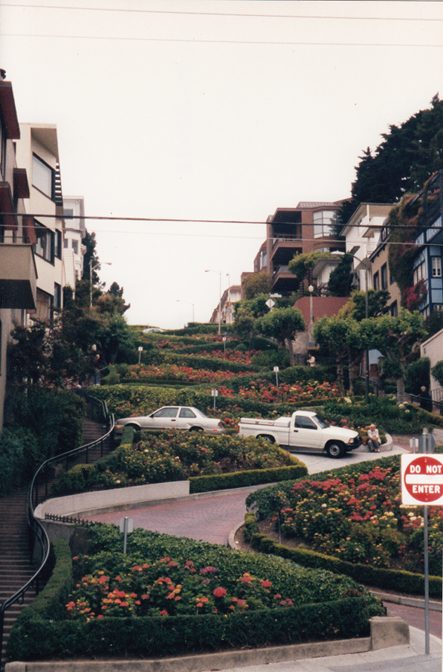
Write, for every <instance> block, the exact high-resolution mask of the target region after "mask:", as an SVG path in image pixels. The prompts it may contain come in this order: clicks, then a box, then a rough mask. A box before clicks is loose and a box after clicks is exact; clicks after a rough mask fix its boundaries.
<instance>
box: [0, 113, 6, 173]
mask: <svg viewBox="0 0 443 672" xmlns="http://www.w3.org/2000/svg"><path fill="white" fill-rule="evenodd" d="M5 172H6V129H5V127H4V126H3V122H2V120H1V118H0V173H1V181H2V182H3V181H4V179H5Z"/></svg>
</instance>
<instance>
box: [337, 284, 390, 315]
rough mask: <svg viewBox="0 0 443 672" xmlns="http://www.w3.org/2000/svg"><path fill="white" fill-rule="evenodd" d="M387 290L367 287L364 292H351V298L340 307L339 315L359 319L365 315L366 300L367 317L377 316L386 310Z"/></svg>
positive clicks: (383, 313)
mask: <svg viewBox="0 0 443 672" xmlns="http://www.w3.org/2000/svg"><path fill="white" fill-rule="evenodd" d="M389 297H390V295H389V291H388V290H387V289H369V290H368V293H367V296H366V292H363V291H362V292H353V293H352V296H351V300H350V301H348V303H347V304H346V305H345V306H343V308H341V309H340V312H339V315H340V317H346V316H349V317H352V318H353V319H354V320H357V321H360V320H363V319H364V318H365V317H366V300H367V302H368V317H379V316H380V315H385V314H386V313H387V312H388V308H387V307H386V304H387V302H388V301H389Z"/></svg>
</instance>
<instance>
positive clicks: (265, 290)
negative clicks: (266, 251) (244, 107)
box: [242, 271, 272, 299]
mask: <svg viewBox="0 0 443 672" xmlns="http://www.w3.org/2000/svg"><path fill="white" fill-rule="evenodd" d="M242 287H243V292H244V295H245V298H246V299H253V298H255V297H256V296H257V294H269V293H270V291H271V289H272V279H271V276H270V274H269V273H266V271H260V272H259V273H249V275H247V276H246V277H245V278H243V282H242Z"/></svg>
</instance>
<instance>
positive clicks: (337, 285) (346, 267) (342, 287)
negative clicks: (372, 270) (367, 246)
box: [328, 254, 354, 296]
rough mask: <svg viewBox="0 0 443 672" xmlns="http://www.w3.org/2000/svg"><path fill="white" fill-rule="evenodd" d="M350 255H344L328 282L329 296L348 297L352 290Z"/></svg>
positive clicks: (351, 258) (351, 257) (351, 259)
mask: <svg viewBox="0 0 443 672" xmlns="http://www.w3.org/2000/svg"><path fill="white" fill-rule="evenodd" d="M353 258H354V257H353V256H352V254H344V255H343V257H342V258H341V259H340V263H339V264H338V266H336V268H334V270H333V271H332V272H331V275H330V276H329V280H328V292H329V294H330V296H349V295H350V294H351V289H352V280H353V275H352V261H353Z"/></svg>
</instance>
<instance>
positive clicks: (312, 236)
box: [254, 201, 344, 296]
mask: <svg viewBox="0 0 443 672" xmlns="http://www.w3.org/2000/svg"><path fill="white" fill-rule="evenodd" d="M340 205H341V201H337V202H334V203H331V202H325V201H319V202H305V201H301V202H300V203H299V204H298V205H297V207H295V208H277V210H276V211H275V213H274V214H273V215H270V216H269V217H268V220H267V226H266V240H265V241H264V243H262V245H261V246H260V249H259V251H258V254H257V255H256V257H255V259H254V272H255V273H258V272H260V271H266V272H267V273H269V274H270V276H271V279H272V290H271V291H272V293H276V294H281V295H282V296H288V295H289V294H291V293H292V292H295V291H297V290H298V288H299V281H298V279H297V278H296V276H295V275H293V274H292V273H290V272H289V270H288V264H289V262H290V261H291V260H292V259H293V257H294V256H295V255H296V254H306V253H309V252H313V251H317V250H323V251H328V252H333V251H340V250H344V242H341V241H337V240H336V239H335V237H334V235H333V230H332V226H333V223H334V215H335V213H336V211H337V210H338V209H339V207H340Z"/></svg>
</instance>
